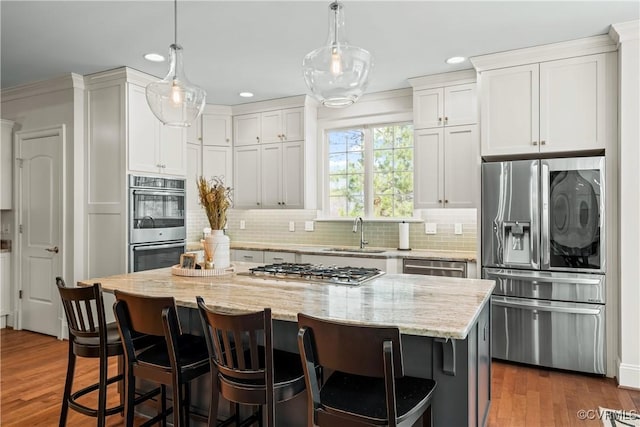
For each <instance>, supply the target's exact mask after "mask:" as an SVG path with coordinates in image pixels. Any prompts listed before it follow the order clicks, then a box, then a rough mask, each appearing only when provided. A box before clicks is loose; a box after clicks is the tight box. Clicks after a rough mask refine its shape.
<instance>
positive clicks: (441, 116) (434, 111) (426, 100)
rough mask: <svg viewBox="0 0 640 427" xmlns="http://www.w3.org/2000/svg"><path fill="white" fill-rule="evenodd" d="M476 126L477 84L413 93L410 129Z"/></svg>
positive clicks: (422, 90)
mask: <svg viewBox="0 0 640 427" xmlns="http://www.w3.org/2000/svg"><path fill="white" fill-rule="evenodd" d="M477 122H478V108H477V101H476V84H475V83H469V84H462V85H453V86H446V87H439V88H432V89H421V90H415V91H414V92H413V126H414V128H415V129H429V128H436V127H444V126H458V125H470V124H475V123H477Z"/></svg>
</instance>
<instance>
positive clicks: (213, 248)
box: [203, 230, 231, 268]
mask: <svg viewBox="0 0 640 427" xmlns="http://www.w3.org/2000/svg"><path fill="white" fill-rule="evenodd" d="M203 246H204V253H205V261H213V267H214V268H227V267H229V265H231V258H230V254H229V236H227V235H225V234H224V231H223V230H211V234H210V235H209V236H207V237H205V238H204V243H203Z"/></svg>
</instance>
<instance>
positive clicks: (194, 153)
mask: <svg viewBox="0 0 640 427" xmlns="http://www.w3.org/2000/svg"><path fill="white" fill-rule="evenodd" d="M200 175H202V147H201V146H200V144H187V180H186V182H185V185H186V187H187V210H188V211H189V210H198V209H202V207H201V206H200V198H199V196H198V178H199V177H200Z"/></svg>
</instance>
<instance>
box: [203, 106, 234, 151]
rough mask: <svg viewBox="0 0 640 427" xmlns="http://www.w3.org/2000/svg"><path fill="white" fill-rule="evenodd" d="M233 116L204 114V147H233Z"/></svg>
mask: <svg viewBox="0 0 640 427" xmlns="http://www.w3.org/2000/svg"><path fill="white" fill-rule="evenodd" d="M231 141H232V138H231V116H230V115H226V114H207V113H204V114H202V145H207V146H209V145H217V146H221V147H231V145H232V144H231Z"/></svg>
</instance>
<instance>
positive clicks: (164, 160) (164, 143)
mask: <svg viewBox="0 0 640 427" xmlns="http://www.w3.org/2000/svg"><path fill="white" fill-rule="evenodd" d="M185 132H186V131H185V129H184V128H178V127H172V126H165V125H160V142H159V144H160V164H161V170H160V171H161V172H162V173H163V174H164V173H166V174H170V175H179V176H185V173H186V171H187V152H186V148H187V147H186V145H187V144H186V141H185V135H186V134H185Z"/></svg>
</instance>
